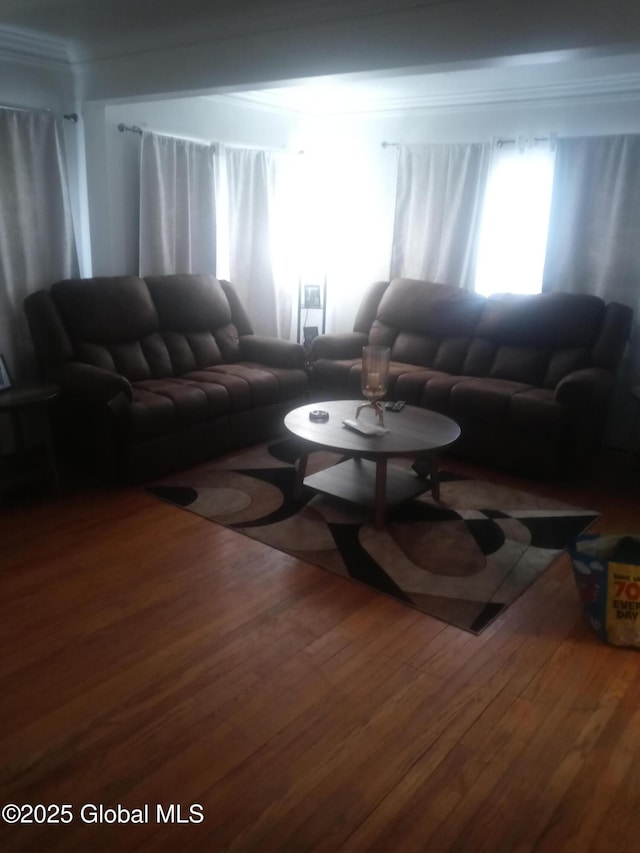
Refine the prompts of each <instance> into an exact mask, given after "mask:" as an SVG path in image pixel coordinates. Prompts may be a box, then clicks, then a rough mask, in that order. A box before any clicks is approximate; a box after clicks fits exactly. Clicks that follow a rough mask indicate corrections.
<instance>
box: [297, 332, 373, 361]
mask: <svg viewBox="0 0 640 853" xmlns="http://www.w3.org/2000/svg"><path fill="white" fill-rule="evenodd" d="M368 343H369V336H368V335H365V334H364V332H344V333H343V334H332V335H320V336H319V337H317V338H314V339H313V343H312V344H311V358H312V359H313V361H317V360H318V359H319V358H329V359H346V358H360V357H361V356H362V347H366V346H367V344H368Z"/></svg>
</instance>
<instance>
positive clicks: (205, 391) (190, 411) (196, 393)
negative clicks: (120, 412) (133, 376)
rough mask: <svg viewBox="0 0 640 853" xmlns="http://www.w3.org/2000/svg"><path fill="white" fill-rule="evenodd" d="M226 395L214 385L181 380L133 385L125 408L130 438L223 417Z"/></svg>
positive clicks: (146, 436)
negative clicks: (130, 398)
mask: <svg viewBox="0 0 640 853" xmlns="http://www.w3.org/2000/svg"><path fill="white" fill-rule="evenodd" d="M228 410H229V396H228V394H227V393H226V390H225V389H224V388H223V387H221V386H220V385H217V384H211V385H208V384H206V383H197V382H193V381H189V380H185V379H148V380H145V381H143V382H136V383H134V385H133V401H132V403H131V405H130V406H128V407H127V408H126V409H125V417H126V418H127V419H128V425H127V426H128V429H129V431H130V434H131V437H132V438H133V439H134V440H136V441H140V440H143V439H147V438H151V437H153V436H157V435H165V434H167V433H170V432H174V431H176V430H180V429H185V428H187V427H191V426H194V425H196V424H199V423H206V422H207V421H209V420H213V419H214V418H216V417H220V416H224V415H225V414H226V413H227V412H228Z"/></svg>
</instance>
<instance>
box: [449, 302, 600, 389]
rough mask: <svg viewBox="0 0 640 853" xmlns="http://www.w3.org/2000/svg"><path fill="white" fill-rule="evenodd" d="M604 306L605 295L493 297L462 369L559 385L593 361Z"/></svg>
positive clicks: (498, 376) (479, 324)
mask: <svg viewBox="0 0 640 853" xmlns="http://www.w3.org/2000/svg"><path fill="white" fill-rule="evenodd" d="M604 310H605V304H604V302H603V300H602V299H600V298H599V297H597V296H590V295H587V294H574V293H542V294H536V295H532V296H517V295H513V294H505V295H502V296H497V297H492V298H490V299H488V300H487V302H486V306H485V308H484V311H483V312H482V316H481V318H480V321H479V323H478V326H477V328H476V334H475V337H474V340H473V341H472V343H471V345H470V347H469V350H468V353H467V357H466V359H465V362H464V366H463V372H464V373H465V374H468V375H470V376H489V377H491V378H495V379H509V380H512V381H515V382H524V383H527V384H529V385H536V386H539V387H544V388H555V386H556V385H557V384H558V382H559V381H560V380H561V379H562V378H563V377H564V376H566V375H567V374H568V373H570V372H572V371H574V370H579V369H580V368H583V367H588V366H589V365H590V364H591V363H592V352H593V348H594V346H595V344H596V342H597V340H598V335H599V332H600V328H601V325H602V321H603V316H604Z"/></svg>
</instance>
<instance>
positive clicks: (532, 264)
mask: <svg viewBox="0 0 640 853" xmlns="http://www.w3.org/2000/svg"><path fill="white" fill-rule="evenodd" d="M550 143H551V140H539V141H533V142H531V141H530V140H528V139H526V140H518V141H517V142H514V143H507V144H502V145H496V146H494V149H493V155H492V158H491V166H490V169H489V178H488V181H487V190H486V194H485V199H484V205H483V209H482V220H481V226H480V235H479V241H478V262H477V271H476V281H475V290H476V291H477V292H478V293H482V294H483V295H484V296H491V294H492V293H522V294H526V293H540V291H541V290H542V271H543V267H544V259H545V247H546V243H547V230H548V224H549V208H550V205H551V188H552V185H553V169H554V158H555V146H554V145H552V144H550Z"/></svg>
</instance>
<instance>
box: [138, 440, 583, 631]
mask: <svg viewBox="0 0 640 853" xmlns="http://www.w3.org/2000/svg"><path fill="white" fill-rule="evenodd" d="M297 456H298V450H297V446H296V442H295V440H294V439H283V440H280V441H275V442H273V443H271V444H264V445H259V446H257V447H253V448H249V449H247V450H244V451H241V452H238V453H237V454H234V455H228V456H226V457H221V458H219V459H216V460H213V461H211V462H209V463H206V464H204V465H201V466H199V467H197V468H191V469H190V470H188V471H185V472H181V473H180V474H176V475H173V476H171V477H167V478H165V479H163V480H161V481H158V482H156V483H153V484H151V485H150V486H148V487H147V488H148V491H149V492H150V493H151V494H153V495H155V496H157V497H159V498H161V499H163V500H165V501H168V502H170V503H172V504H174V505H176V506H178V507H182V508H184V509H188V510H190V511H191V512H194V513H196V514H198V515H201V516H203V517H204V518H207V519H211V520H212V521H216V522H218V523H220V524H223V525H225V526H227V527H231V528H233V529H235V530H238V531H240V532H241V533H244V534H245V535H247V536H251V537H252V538H254V539H258V540H260V541H261V542H264V543H266V544H267V545H270V546H271V547H272V548H277V549H279V550H281V551H285V552H286V553H288V554H292V555H294V556H296V557H299V558H301V559H303V560H305V561H307V562H309V563H313V564H315V565H318V566H322V567H323V568H325V569H330V570H331V571H333V572H337V573H338V574H341V575H344V576H345V577H346V578H352V579H354V580H356V581H360V582H361V583H364V584H366V585H367V586H369V587H371V588H373V589H375V590H377V591H378V592H380V593H385V594H386V595H389V596H392V597H393V598H395V599H397V600H398V601H401V602H403V603H404V604H407V605H410V606H412V607H415V608H417V609H418V610H421V611H423V612H424V613H428V614H429V615H431V616H434V617H436V618H438V619H441V620H443V621H445V622H449V623H451V624H453V625H456V626H458V627H460V628H463V629H465V630H467V631H470V632H472V633H474V634H479V633H480V632H481V631H483V630H484V629H485V628H486V627H487V626H488V625H489V624H490V623H491V622H492V621H493V620H494V619H495V618H496V617H497V616H498V615H499V614H500V613H502V612H503V611H504V610H505V608H506V607H507V606H508V605H509V604H511V603H512V602H513V601H514V600H515V599H516V598H517V597H518V596H519V595H520V594H521V593H522V592H523V591H524V590H525V589H527V587H529V586H530V585H531V584H532V583H533V582H534V581H535V580H536V579H537V578H538V577H540V575H541V574H542V573H543V572H544V571H545V570H546V569H547V568H548V567H549V566H550V565H551V564H552V563H553V561H554V560H555V559H556V557H558V555H559V554H560V553H561V552H562V551H563V550H564V548H565V546H566V545H567V543H568V542H569V541H570V540H571V539H573V538H574V537H575V536H577V535H578V534H579V533H581V532H582V531H584V530H585V529H586V528H587V527H588V526H589V525H590V524H591V523H592V522H593V521H594V519H595V518H597V513H595V512H591V511H589V510H585V509H581V508H578V507H571V506H567V505H566V504H562V503H560V502H558V501H554V500H550V499H548V498H542V497H539V496H537V495H534V494H530V493H527V492H523V491H518V490H515V489H511V488H508V487H505V486H500V485H496V484H495V483H490V482H486V481H482V480H473V479H468V478H465V477H462V476H460V475H456V474H452V473H449V472H446V471H445V472H442V473H441V494H440V502H439V503H436V502H435V501H434V500H433V499H432V498H431V497H430V494H429V493H426V494H424V495H422V496H420V497H419V498H416V499H413V500H411V501H408V502H406V503H403V504H399V505H398V506H396V507H395V508H393V509H392V510H390V512H389V514H388V516H387V523H386V526H385V529H383V530H376V529H375V528H374V527H373V524H372V519H371V513H370V511H369V510H366V509H364V508H360V507H358V506H356V505H354V504H350V503H347V502H345V501H341V500H338V499H336V498H332V497H328V496H324V495H320V494H318V493H316V492H314V491H313V490H311V489H309V488H307V487H305V488H304V489H303V493H302V494H301V495H300V497H299V498H297V499H294V497H293V496H292V495H293V485H294V478H295V469H294V462H295V459H296V458H297ZM339 461H340V457H339V456H337V455H336V454H331V453H314V454H312V455H311V456H310V458H309V466H308V469H307V474H311V473H314V472H315V471H317V470H321V469H323V468H326V467H327V466H328V465H332V464H336V463H338V462H339ZM393 464H395V460H394V461H393ZM398 464H400V465H402V464H404V463H403V462H402V461H400V460H398ZM406 465H409V462H407V463H406Z"/></svg>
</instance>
